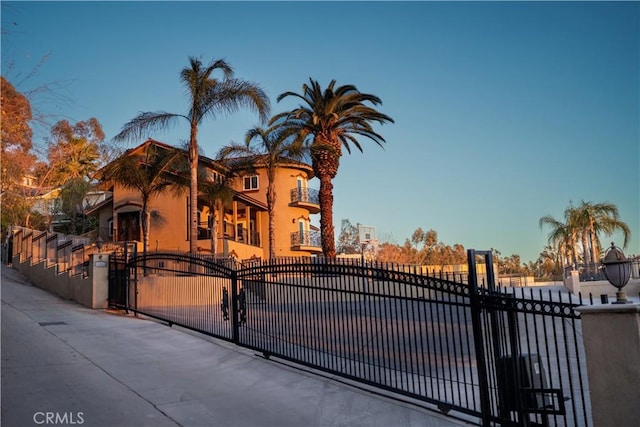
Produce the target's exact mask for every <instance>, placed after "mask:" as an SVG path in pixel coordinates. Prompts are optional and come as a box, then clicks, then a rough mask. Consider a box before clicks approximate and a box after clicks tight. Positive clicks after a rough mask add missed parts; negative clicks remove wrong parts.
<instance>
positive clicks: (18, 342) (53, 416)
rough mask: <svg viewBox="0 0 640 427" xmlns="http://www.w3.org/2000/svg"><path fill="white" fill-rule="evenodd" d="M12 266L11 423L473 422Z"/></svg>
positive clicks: (7, 309)
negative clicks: (74, 298)
mask: <svg viewBox="0 0 640 427" xmlns="http://www.w3.org/2000/svg"><path fill="white" fill-rule="evenodd" d="M1 269H2V286H1V293H2V347H1V353H2V390H1V391H2V393H1V399H2V414H1V416H2V418H1V420H0V421H1V423H2V425H3V426H29V425H47V424H57V425H61V424H66V425H83V426H91V427H93V426H131V427H138V426H185V427H190V426H238V427H251V426H264V427H271V426H273V427H286V426H292V427H306V426H323V427H324V426H327V427H329V426H348V427H351V426H363V427H365V426H366V427H369V426H381V427H396V426H421V427H435V426H437V427H455V426H465V425H467V424H465V423H464V422H462V421H458V420H455V419H452V418H449V417H445V416H443V415H440V414H439V413H437V412H431V411H428V410H425V409H421V408H419V407H416V406H413V405H410V404H405V403H402V402H397V401H394V400H392V399H389V398H385V397H381V396H378V395H376V394H373V393H369V392H367V391H364V390H361V389H359V388H357V387H352V386H349V385H346V384H343V383H341V382H337V381H333V380H331V379H329V378H325V377H322V376H318V375H313V374H311V373H308V372H305V371H302V370H298V369H294V368H292V367H290V366H286V365H285V364H281V363H278V362H277V361H274V360H271V361H268V360H265V359H262V358H260V357H257V356H255V355H254V354H253V352H251V351H249V350H247V349H243V348H241V347H237V346H234V345H233V344H230V343H226V342H224V341H220V340H214V339H210V338H208V337H203V336H200V335H197V334H193V333H189V332H186V331H183V330H180V329H176V328H169V327H167V326H165V325H163V324H160V323H158V322H154V321H151V320H143V319H139V318H134V317H131V316H125V315H122V314H120V313H115V312H108V311H102V310H89V309H86V308H83V307H81V306H79V305H77V304H74V303H72V302H68V301H65V300H62V299H60V298H58V297H56V296H54V295H51V294H49V293H47V292H45V291H42V290H40V289H38V288H36V287H34V286H31V285H30V284H29V283H28V282H27V281H26V279H25V278H24V277H23V276H21V275H20V274H19V273H17V272H16V271H14V270H12V269H11V268H9V267H7V266H5V265H2V267H1Z"/></svg>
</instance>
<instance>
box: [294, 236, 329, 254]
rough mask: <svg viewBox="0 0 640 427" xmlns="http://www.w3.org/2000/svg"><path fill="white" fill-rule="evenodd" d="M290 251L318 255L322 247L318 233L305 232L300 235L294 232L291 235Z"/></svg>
mask: <svg viewBox="0 0 640 427" xmlns="http://www.w3.org/2000/svg"><path fill="white" fill-rule="evenodd" d="M291 250H292V251H309V252H315V253H320V252H322V245H321V243H320V232H319V231H305V232H303V233H300V232H299V231H296V232H294V233H291Z"/></svg>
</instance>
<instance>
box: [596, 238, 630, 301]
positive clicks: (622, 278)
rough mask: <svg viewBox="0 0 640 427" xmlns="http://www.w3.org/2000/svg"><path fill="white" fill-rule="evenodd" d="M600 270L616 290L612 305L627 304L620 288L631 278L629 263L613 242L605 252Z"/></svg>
mask: <svg viewBox="0 0 640 427" xmlns="http://www.w3.org/2000/svg"><path fill="white" fill-rule="evenodd" d="M602 270H603V272H604V275H605V277H606V278H607V280H608V281H609V283H611V284H612V285H613V286H615V287H616V288H618V292H616V301H614V304H624V303H627V302H629V300H627V295H626V294H625V293H624V292H623V291H622V288H623V287H624V285H626V284H627V282H628V281H629V278H630V277H631V261H630V260H628V259H627V258H626V257H625V256H624V253H623V252H622V249H620V248H619V247H617V246H616V245H615V244H614V243H613V242H611V247H610V248H609V249H607V252H605V255H604V260H603V261H602Z"/></svg>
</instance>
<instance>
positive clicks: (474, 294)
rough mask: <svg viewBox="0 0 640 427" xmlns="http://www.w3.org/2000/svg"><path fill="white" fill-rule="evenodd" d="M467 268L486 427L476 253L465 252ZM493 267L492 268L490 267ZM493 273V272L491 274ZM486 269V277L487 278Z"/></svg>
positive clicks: (485, 381)
mask: <svg viewBox="0 0 640 427" xmlns="http://www.w3.org/2000/svg"><path fill="white" fill-rule="evenodd" d="M467 263H468V266H469V291H470V292H469V299H470V303H471V324H472V328H473V344H474V347H475V353H476V364H477V366H478V386H479V389H480V411H481V412H482V416H481V419H482V425H483V426H485V427H488V426H489V425H490V423H491V400H490V396H489V378H488V376H487V358H486V355H485V352H484V337H483V334H482V318H481V312H482V304H481V301H480V292H479V289H478V274H477V269H476V251H475V250H474V249H468V250H467ZM492 267H493V266H492ZM492 273H493V272H492ZM488 274H489V273H488V269H487V276H488Z"/></svg>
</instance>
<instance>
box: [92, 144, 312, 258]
mask: <svg viewBox="0 0 640 427" xmlns="http://www.w3.org/2000/svg"><path fill="white" fill-rule="evenodd" d="M149 144H153V145H154V146H155V147H154V148H158V149H163V150H181V149H179V148H176V147H173V146H171V145H168V144H165V143H162V142H160V141H156V140H153V139H149V140H147V141H145V142H144V143H142V144H140V145H139V146H137V147H135V148H132V149H130V150H127V152H125V153H124V154H123V155H129V156H134V155H140V154H141V153H142V152H143V151H144V150H146V149H147V148H148V145H149ZM256 160H257V161H256V162H255V166H254V168H253V170H252V171H251V172H249V173H247V174H245V175H242V176H240V177H238V178H237V179H235V180H233V182H232V184H231V188H232V190H233V191H232V198H231V200H227V201H225V202H224V203H219V205H220V206H219V207H218V208H217V212H215V218H216V221H215V224H214V221H212V218H214V216H213V215H211V213H212V212H211V208H210V206H209V205H210V202H209V201H207V200H205V198H204V197H202V198H200V197H199V198H198V216H199V219H198V245H197V246H198V251H199V252H201V253H209V254H211V253H213V251H212V246H213V245H212V240H213V239H212V238H211V237H212V235H213V236H214V238H215V255H221V256H233V257H236V258H237V259H248V258H252V257H253V258H255V257H257V258H269V257H270V255H271V254H269V242H268V212H267V200H266V192H267V182H268V181H267V175H266V168H265V167H264V166H261V164H260V158H259V157H258V158H257V159H256ZM199 168H200V170H201V174H206V175H209V176H215V174H216V173H218V172H219V171H220V170H221V168H223V165H221V163H220V162H217V161H215V160H213V159H210V158H208V157H205V156H202V155H201V156H200V165H199ZM168 178H169V179H171V174H168ZM312 178H313V170H312V169H311V166H309V165H308V164H306V163H301V162H297V161H287V162H286V163H285V164H284V165H283V166H282V167H280V168H278V170H277V172H276V177H275V186H276V194H277V199H276V204H275V208H274V212H275V230H276V237H275V252H276V253H275V254H274V256H276V257H301V256H311V255H313V254H318V253H321V251H322V250H321V247H320V232H319V230H318V229H317V227H315V226H313V225H312V219H313V217H312V215H315V214H317V213H319V211H320V206H319V203H318V197H317V191H316V190H314V189H312V188H309V186H308V184H309V180H311V179H312ZM102 187H103V189H105V190H108V191H110V192H111V193H112V197H111V198H109V199H106V200H104V201H102V202H101V203H100V204H98V205H96V206H94V207H93V208H92V209H90V210H89V211H87V214H88V215H93V216H96V217H97V218H99V223H100V228H99V236H100V238H101V239H102V240H103V241H106V242H125V241H128V242H131V241H135V242H139V246H140V249H141V248H142V246H141V242H142V227H141V224H142V218H141V210H142V203H141V197H140V195H139V194H137V193H136V192H135V191H134V190H130V189H126V188H124V187H122V186H121V185H119V184H117V183H114V182H109V181H104V182H103V183H102ZM149 211H150V213H151V219H150V230H149V250H150V251H178V252H186V251H188V250H189V230H188V216H189V191H183V192H181V193H180V192H175V191H166V192H164V193H162V194H160V195H158V196H157V197H155V198H152V200H151V201H150V203H149Z"/></svg>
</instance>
